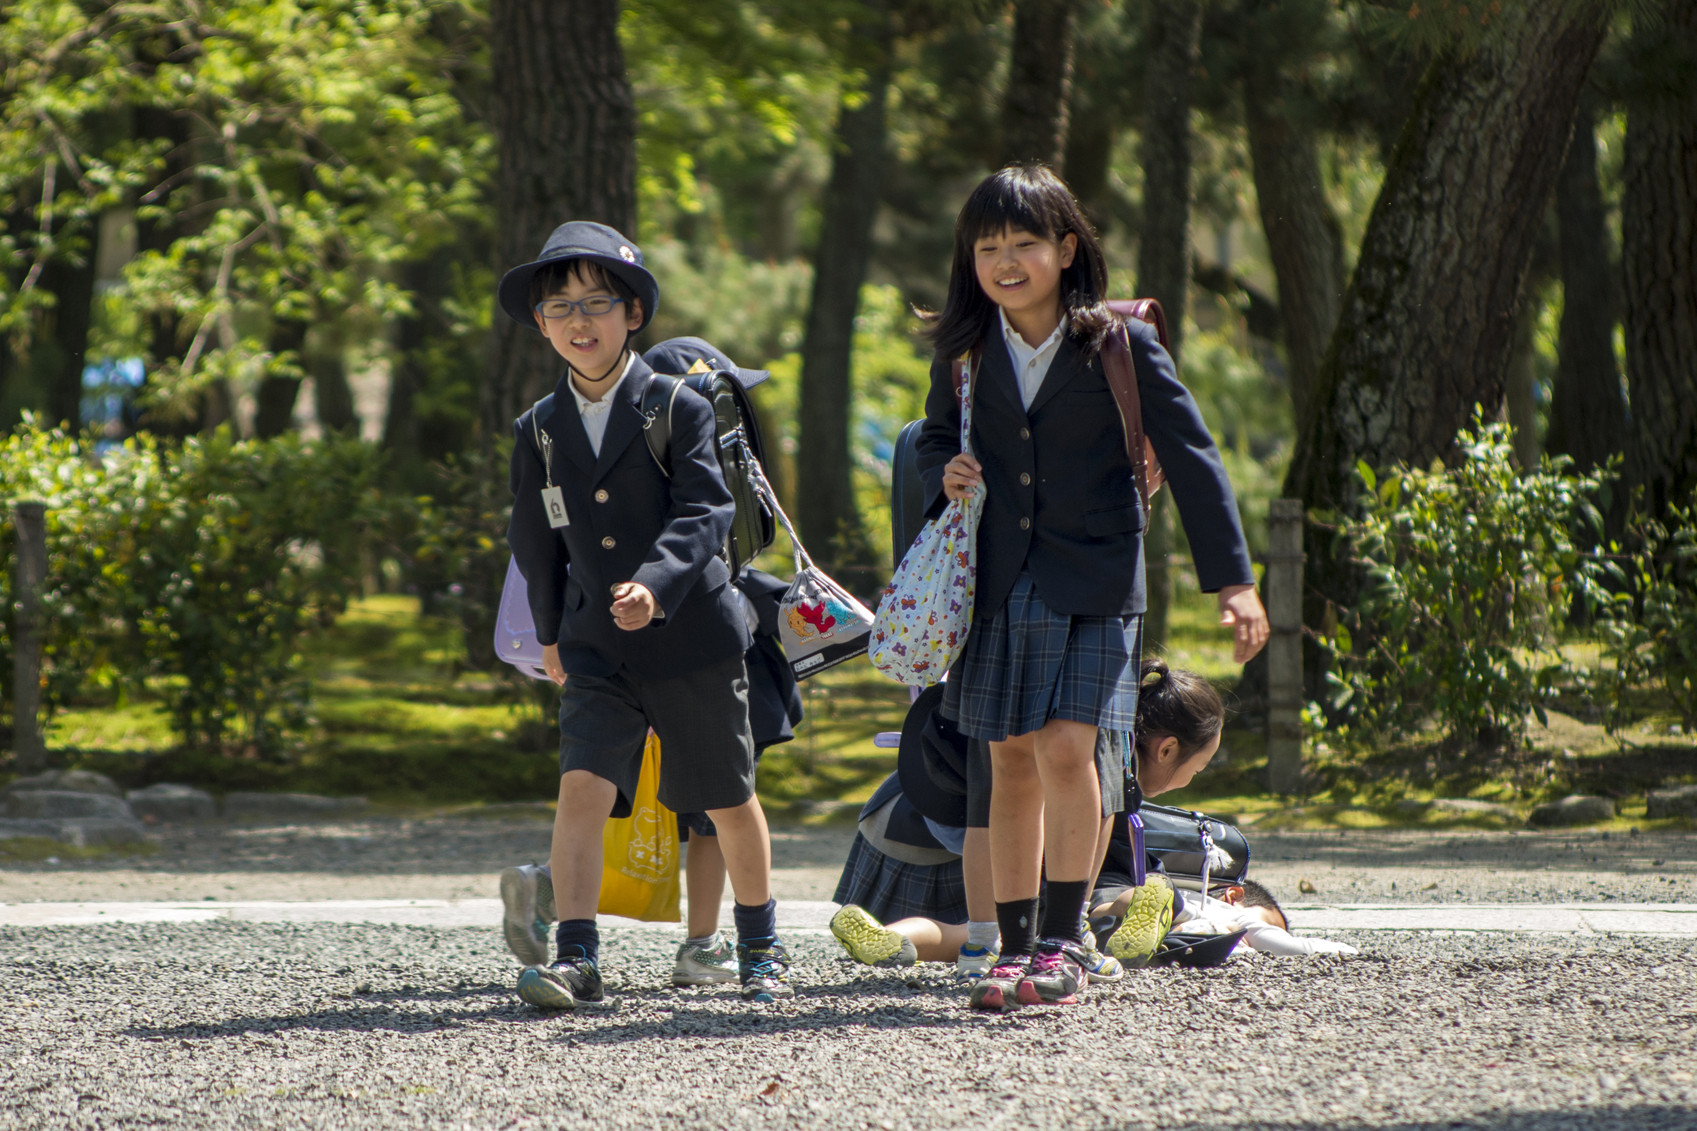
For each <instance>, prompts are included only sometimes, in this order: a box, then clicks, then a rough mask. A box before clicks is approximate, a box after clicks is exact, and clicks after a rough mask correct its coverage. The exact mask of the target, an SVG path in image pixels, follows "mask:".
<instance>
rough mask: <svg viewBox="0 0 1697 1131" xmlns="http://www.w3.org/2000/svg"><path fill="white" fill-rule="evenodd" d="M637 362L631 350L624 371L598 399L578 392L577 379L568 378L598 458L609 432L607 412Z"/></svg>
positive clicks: (590, 443) (591, 444)
mask: <svg viewBox="0 0 1697 1131" xmlns="http://www.w3.org/2000/svg"><path fill="white" fill-rule="evenodd" d="M635 364H636V351H635V350H631V351H630V357H629V359H628V360H627V361H626V362H625V369H624V372H623V373H620V374H619V379H618V380H617V381H614V382H613V384H612V386H611V387H610V388H608V390H607V391H606V392H605V393H602V394H601V399H600V400H598V401H592V400H590V399H589V398H588V397H586V396H584V395H583V394H582V393H580V392H578V389H577V382H576V381H573V380H572V379H570V378H567V379H566V386H567V387H568V388H570V389H571V391H572V399H573V400H574V401H576V402H577V414H578V417H579V418H580V419H581V420H582V421H583V430H584V431H585V432H586V433H588V434H589V450H590V451H592V452H594V453H595V457H596V458H597V459H599V458H601V439H602V437H604V436H605V435H606V434H607V413H608V412H609V411H611V409H612V407H613V401H614V400H615V399H617V397H618V393H619V386H621V385H623V384H624V383H625V378H627V377H629V376H630V370H631V366H633V365H635Z"/></svg>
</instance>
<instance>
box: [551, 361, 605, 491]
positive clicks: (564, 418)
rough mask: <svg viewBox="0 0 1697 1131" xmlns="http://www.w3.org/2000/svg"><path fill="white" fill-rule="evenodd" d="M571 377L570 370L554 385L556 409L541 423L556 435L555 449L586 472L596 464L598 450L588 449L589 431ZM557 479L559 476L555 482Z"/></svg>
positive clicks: (554, 436)
mask: <svg viewBox="0 0 1697 1131" xmlns="http://www.w3.org/2000/svg"><path fill="white" fill-rule="evenodd" d="M571 380H572V378H571V374H570V373H568V374H567V375H566V376H564V377H562V378H560V383H559V384H558V385H557V386H555V388H554V411H553V412H551V413H549V414H548V418H547V419H546V420H544V421H543V422H542V428H543V430H544V431H545V432H547V433H548V435H549V436H551V437H553V440H554V451H555V452H556V453H558V454H559V455H562V456H564V457H565V458H566V459H567V460H568V461H569V462H570V463H571V465H572V466H573V467H575V468H577V469H578V470H579V471H581V472H584V473H585V474H587V473H588V472H589V469H590V468H592V467H594V466H595V453H594V452H592V451H590V450H589V433H587V432H585V431H584V430H583V418H582V417H580V416H579V415H578V412H577V398H576V397H574V396H572V386H571ZM558 481H559V480H558V478H557V477H556V480H555V482H556V483H557V482H558Z"/></svg>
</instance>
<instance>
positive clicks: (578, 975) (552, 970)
mask: <svg viewBox="0 0 1697 1131" xmlns="http://www.w3.org/2000/svg"><path fill="white" fill-rule="evenodd" d="M606 996H607V995H606V991H605V989H604V988H603V987H602V985H601V971H600V970H597V969H596V968H595V963H593V962H591V961H590V960H589V959H587V958H561V959H560V960H559V961H557V962H555V963H554V965H552V966H530V967H527V968H526V969H525V971H524V973H522V974H520V975H519V997H521V998H523V999H524V1000H525V1001H527V1002H529V1003H530V1004H531V1005H534V1006H536V1007H537V1008H538V1009H576V1008H577V1007H578V1006H580V1005H590V1004H594V1003H596V1002H599V1001H603V1000H605V999H606Z"/></svg>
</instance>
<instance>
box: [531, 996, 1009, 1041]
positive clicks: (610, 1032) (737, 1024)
mask: <svg viewBox="0 0 1697 1131" xmlns="http://www.w3.org/2000/svg"><path fill="white" fill-rule="evenodd" d="M816 1003H817V1004H816ZM946 1008H947V1007H942V1008H939V1007H937V1006H933V1007H930V1008H926V1007H923V1006H919V1005H885V1006H877V1007H873V1008H870V1009H842V1008H839V1007H837V1006H836V1005H834V1004H830V1001H829V998H827V997H824V996H821V997H820V998H815V999H812V1000H811V1001H810V1000H809V999H808V998H806V997H803V998H799V999H797V1000H796V1001H795V1002H794V1003H791V1004H784V1005H768V1006H750V1007H749V1008H748V1009H747V1010H746V1011H736V1012H727V1011H726V1010H723V1009H716V1010H715V1009H677V1008H673V1009H672V1010H671V1016H670V1017H667V1018H654V1017H644V1018H642V1019H640V1020H635V1021H632V1022H631V1023H629V1024H622V1025H621V1024H617V1023H614V1024H605V1023H603V1024H600V1025H597V1026H596V1027H595V1028H593V1029H579V1030H572V1031H569V1032H562V1033H559V1034H558V1035H556V1037H555V1038H554V1039H555V1040H556V1041H557V1042H559V1043H563V1044H566V1045H568V1046H571V1047H574V1048H575V1047H579V1046H584V1045H624V1044H631V1043H634V1042H638V1041H648V1040H653V1039H654V1038H656V1037H698V1038H708V1039H718V1040H732V1039H735V1038H739V1037H747V1036H753V1035H759V1036H772V1035H773V1034H777V1033H815V1032H825V1031H830V1032H833V1033H844V1034H847V1033H854V1032H865V1031H867V1030H889V1029H959V1028H962V1027H965V1026H968V1025H976V1024H982V1018H979V1017H975V1016H971V1015H969V1014H968V1013H966V1012H965V1011H964V1010H958V1009H955V1010H949V1011H947V1012H944V1011H943V1009H946ZM588 1016H590V1015H587V1014H586V1015H585V1017H586V1018H587V1017H588ZM727 1051H728V1050H727Z"/></svg>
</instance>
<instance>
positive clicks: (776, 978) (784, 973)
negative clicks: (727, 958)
mask: <svg viewBox="0 0 1697 1131" xmlns="http://www.w3.org/2000/svg"><path fill="white" fill-rule="evenodd" d="M737 977H738V978H739V979H741V981H742V997H743V1000H744V1001H776V1000H777V999H778V998H781V997H785V998H787V997H794V996H795V989H794V987H792V986H791V985H790V980H789V979H790V956H789V955H788V954H786V953H785V952H784V948H783V946H782V945H781V944H780V943H779V942H778V940H776V939H760V940H758V941H757V942H756V943H753V944H750V943H746V942H739V943H737Z"/></svg>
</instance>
